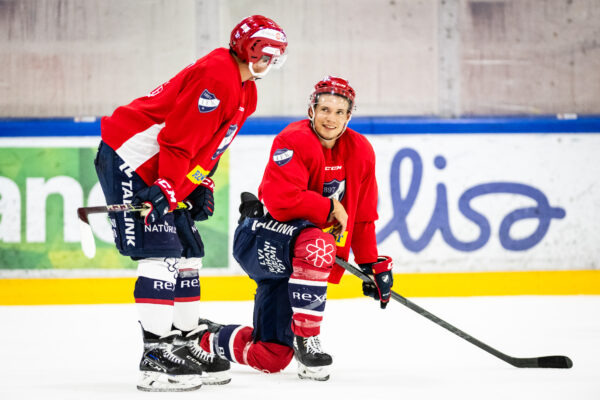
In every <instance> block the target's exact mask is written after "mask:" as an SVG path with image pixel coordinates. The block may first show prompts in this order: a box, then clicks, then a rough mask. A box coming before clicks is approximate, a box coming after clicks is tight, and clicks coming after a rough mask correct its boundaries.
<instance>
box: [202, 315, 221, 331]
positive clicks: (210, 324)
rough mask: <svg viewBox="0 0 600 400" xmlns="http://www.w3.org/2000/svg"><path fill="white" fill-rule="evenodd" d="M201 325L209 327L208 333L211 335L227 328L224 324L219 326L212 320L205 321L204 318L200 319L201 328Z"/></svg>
mask: <svg viewBox="0 0 600 400" xmlns="http://www.w3.org/2000/svg"><path fill="white" fill-rule="evenodd" d="M200 325H206V326H208V331H209V332H210V333H217V332H219V331H220V330H221V328H222V327H224V326H225V325H223V324H218V323H216V322H213V321H211V320H210V319H203V318H200V319H198V326H200Z"/></svg>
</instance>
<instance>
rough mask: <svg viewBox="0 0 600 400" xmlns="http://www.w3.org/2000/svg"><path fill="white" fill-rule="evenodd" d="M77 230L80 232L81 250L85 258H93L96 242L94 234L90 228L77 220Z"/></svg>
mask: <svg viewBox="0 0 600 400" xmlns="http://www.w3.org/2000/svg"><path fill="white" fill-rule="evenodd" d="M79 230H80V232H81V249H82V250H83V254H85V256H86V257H87V258H94V256H95V255H96V242H95V241H94V233H93V232H92V227H91V226H90V225H89V224H87V223H85V222H83V221H82V220H79Z"/></svg>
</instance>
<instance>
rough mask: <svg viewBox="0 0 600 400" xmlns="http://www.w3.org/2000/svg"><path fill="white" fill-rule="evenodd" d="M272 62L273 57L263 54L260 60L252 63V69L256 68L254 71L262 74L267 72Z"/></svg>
mask: <svg viewBox="0 0 600 400" xmlns="http://www.w3.org/2000/svg"><path fill="white" fill-rule="evenodd" d="M270 62H271V57H268V56H262V57H261V59H260V60H258V61H257V62H255V63H254V64H253V65H252V69H254V72H256V73H257V74H261V73H263V72H265V70H266V69H267V67H268V66H269V63H270Z"/></svg>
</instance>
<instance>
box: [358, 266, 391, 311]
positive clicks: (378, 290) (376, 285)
mask: <svg viewBox="0 0 600 400" xmlns="http://www.w3.org/2000/svg"><path fill="white" fill-rule="evenodd" d="M359 267H360V269H361V270H362V272H364V273H365V274H367V275H369V276H370V277H371V278H373V282H370V283H367V282H363V285H362V289H363V293H364V294H365V296H369V297H372V298H374V299H375V300H379V301H380V303H379V304H380V306H381V308H382V309H384V308H386V307H387V305H388V303H389V301H390V296H391V291H392V285H393V284H394V276H393V275H392V259H391V258H390V257H388V256H379V257H377V262H374V263H367V264H359Z"/></svg>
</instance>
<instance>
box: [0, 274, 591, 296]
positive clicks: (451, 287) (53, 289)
mask: <svg viewBox="0 0 600 400" xmlns="http://www.w3.org/2000/svg"><path fill="white" fill-rule="evenodd" d="M200 280H201V284H202V300H203V301H238V300H252V299H253V298H254V292H255V290H256V284H255V283H254V281H252V280H251V279H250V278H248V277H246V276H216V277H200ZM394 282H395V283H394V291H396V292H397V293H399V294H401V295H402V296H405V297H453V296H506V295H574V294H594V295H598V294H600V271H596V270H584V271H534V272H479V273H435V274H434V273H422V274H394ZM134 284H135V278H82V279H79V278H76V279H73V278H65V279H54V278H52V279H0V305H45V304H114V303H132V302H133V288H134ZM361 296H362V291H361V284H360V280H359V279H358V278H356V277H354V276H352V275H345V276H344V278H343V279H342V283H341V284H340V285H329V289H328V293H327V297H328V298H329V299H347V298H354V297H361Z"/></svg>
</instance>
